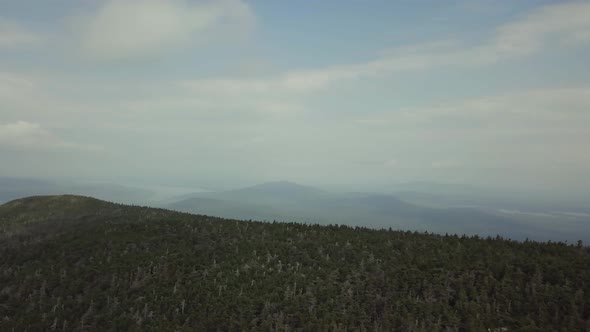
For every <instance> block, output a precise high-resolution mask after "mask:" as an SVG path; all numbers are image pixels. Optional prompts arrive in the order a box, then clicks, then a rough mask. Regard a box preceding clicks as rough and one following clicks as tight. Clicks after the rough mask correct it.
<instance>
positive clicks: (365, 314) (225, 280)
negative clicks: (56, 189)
mask: <svg viewBox="0 0 590 332" xmlns="http://www.w3.org/2000/svg"><path fill="white" fill-rule="evenodd" d="M0 216H1V219H0V223H6V222H7V221H10V220H19V223H18V227H20V229H21V231H20V232H6V233H3V234H2V238H1V239H0V271H2V273H0V317H2V319H0V330H1V331H11V330H16V331H24V330H29V331H33V330H35V331H36V330H66V331H70V330H73V331H83V330H109V331H128V330H131V331H179V330H181V331H185V330H186V331H194V330H313V331H321V330H345V329H347V330H361V331H362V330H369V329H371V330H378V331H390V330H400V331H409V330H423V331H456V330H468V331H480V330H487V329H491V330H494V329H499V328H507V329H508V330H510V331H513V330H514V331H516V330H522V331H524V330H537V331H540V330H547V331H557V330H567V331H582V330H584V328H586V326H587V323H588V320H590V312H588V310H587V308H589V307H590V284H589V283H588V282H587V281H588V280H590V269H589V268H588V266H590V250H589V249H588V248H583V247H574V246H566V245H564V244H561V243H550V244H543V243H535V242H527V243H517V242H513V241H505V240H501V239H498V240H491V239H488V240H480V239H476V238H468V237H457V236H435V235H426V234H419V233H411V232H398V231H384V230H381V231H376V230H369V229H363V228H350V227H344V226H330V227H327V226H318V225H303V224H295V223H260V222H239V221H235V220H227V219H220V218H214V217H207V216H198V215H189V214H183V213H178V212H172V211H166V210H161V209H152V208H144V207H137V206H126V205H119V204H112V203H107V202H103V201H98V200H94V199H90V198H83V197H76V196H56V197H33V198H28V199H24V200H17V201H13V202H10V203H9V204H6V205H4V206H0ZM56 225H58V226H59V227H56Z"/></svg>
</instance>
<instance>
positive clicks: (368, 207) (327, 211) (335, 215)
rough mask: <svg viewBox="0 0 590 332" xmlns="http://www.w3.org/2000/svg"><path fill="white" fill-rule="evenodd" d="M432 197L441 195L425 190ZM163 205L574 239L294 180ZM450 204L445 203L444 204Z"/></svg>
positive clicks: (235, 214)
mask: <svg viewBox="0 0 590 332" xmlns="http://www.w3.org/2000/svg"><path fill="white" fill-rule="evenodd" d="M424 196H425V197H428V198H429V199H435V198H436V197H439V195H436V194H424ZM177 199H178V200H177V201H176V202H173V203H170V204H165V205H163V206H162V207H165V208H169V209H173V210H178V211H184V212H191V213H198V214H207V215H215V216H221V217H225V218H234V219H252V220H278V221H304V222H312V223H319V224H346V225H361V226H366V227H374V228H389V227H392V228H395V229H397V228H401V229H410V230H421V231H434V232H439V233H457V234H470V235H474V234H477V235H480V236H495V235H497V234H500V235H502V236H505V237H510V238H513V239H518V240H524V239H526V238H530V239H540V240H548V239H553V240H558V239H559V240H564V239H568V238H569V239H570V240H571V239H574V237H572V236H574V235H579V233H578V234H571V233H570V234H568V233H567V232H563V233H562V232H559V231H555V230H553V231H551V232H548V231H547V229H545V228H543V227H538V226H536V225H535V224H534V223H524V222H521V221H520V220H517V219H516V218H513V217H512V216H508V215H505V214H499V213H492V212H487V211H484V210H480V209H476V208H468V207H430V206H426V205H419V204H413V203H409V202H406V201H404V200H402V199H400V198H398V197H396V196H394V195H387V194H375V193H330V192H327V191H323V190H320V189H317V188H314V187H309V186H302V185H298V184H296V183H292V182H285V181H281V182H268V183H264V184H261V185H256V186H251V187H247V188H241V189H237V190H229V191H221V192H210V193H194V194H188V195H183V196H181V197H177ZM441 206H444V204H441Z"/></svg>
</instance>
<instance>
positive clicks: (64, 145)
mask: <svg viewBox="0 0 590 332" xmlns="http://www.w3.org/2000/svg"><path fill="white" fill-rule="evenodd" d="M0 147H7V148H12V149H19V150H22V149H26V150H29V149H33V150H45V149H78V150H90V151H98V150H102V147H101V146H96V145H82V144H77V143H73V142H68V141H64V140H63V139H61V138H59V137H58V136H56V135H55V134H53V133H52V132H50V131H49V130H47V129H44V128H42V127H41V125H39V124H37V123H31V122H26V121H17V122H14V123H5V124H1V123H0Z"/></svg>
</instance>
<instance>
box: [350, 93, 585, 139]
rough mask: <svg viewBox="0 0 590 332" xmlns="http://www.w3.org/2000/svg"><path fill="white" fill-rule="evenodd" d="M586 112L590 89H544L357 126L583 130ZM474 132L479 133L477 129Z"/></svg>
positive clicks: (404, 112) (383, 116)
mask: <svg viewBox="0 0 590 332" xmlns="http://www.w3.org/2000/svg"><path fill="white" fill-rule="evenodd" d="M589 109H590V87H569V88H566V87H564V88H546V89H531V90H523V91H517V92H513V93H506V94H501V95H495V96H484V97H476V98H469V99H465V100H459V101H454V102H448V103H439V104H433V105H431V106H425V107H409V108H401V109H395V110H391V111H389V112H383V113H380V114H377V115H374V116H371V117H363V118H359V119H357V120H356V122H357V123H359V124H361V125H365V126H382V127H389V126H391V125H394V124H398V123H399V124H402V125H406V124H407V123H413V124H420V123H424V124H426V125H428V124H430V123H432V120H433V119H435V120H438V121H442V120H444V119H448V120H449V121H451V122H455V123H459V122H457V121H460V120H469V121H470V122H469V124H471V125H473V124H474V123H483V124H485V125H486V126H492V125H493V124H498V123H502V124H503V126H502V128H506V127H512V128H519V127H520V128H524V127H528V128H537V129H539V130H545V129H547V128H551V127H552V128H556V126H559V125H563V126H566V127H581V128H585V126H584V125H582V124H583V123H584V121H581V120H588V119H590V113H589V112H588V110H589ZM452 129H455V128H454V127H453V128H452ZM477 129H478V130H482V128H481V127H480V126H478V127H477ZM496 129H497V128H496Z"/></svg>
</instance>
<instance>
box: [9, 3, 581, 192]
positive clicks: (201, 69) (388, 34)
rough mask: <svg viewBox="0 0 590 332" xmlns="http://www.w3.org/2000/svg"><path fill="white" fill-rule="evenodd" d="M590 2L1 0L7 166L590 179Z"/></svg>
mask: <svg viewBox="0 0 590 332" xmlns="http://www.w3.org/2000/svg"><path fill="white" fill-rule="evenodd" d="M589 59H590V1H581V2H566V1H492V0H490V1H391V0H384V1H365V0H363V1H340V0H338V1H239V0H222V1H210V2H204V1H188V0H187V1H173V0H167V1H157V0H146V1H135V0H119V1H75V0H70V1H65V0H53V1H38V0H18V1H15V0H0V175H3V176H36V177H39V176H41V177H53V176H61V177H63V176H65V177H79V178H92V179H99V178H104V179H109V178H111V179H127V178H134V179H152V180H154V181H156V180H157V181H159V182H166V181H169V182H173V183H179V182H183V181H186V182H190V183H191V184H194V185H199V184H204V185H208V186H211V185H215V184H219V185H223V186H227V185H242V184H251V183H256V182H263V181H270V180H291V181H296V182H302V183H307V184H319V185H334V184H346V185H359V186H360V185H361V184H363V185H367V186H370V185H379V184H388V183H396V182H403V181H414V180H428V181H430V180H437V181H443V182H472V183H481V184H494V185H501V186H510V187H539V188H560V189H566V188H569V189H572V190H581V189H583V188H587V187H588V186H590V60H589Z"/></svg>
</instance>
